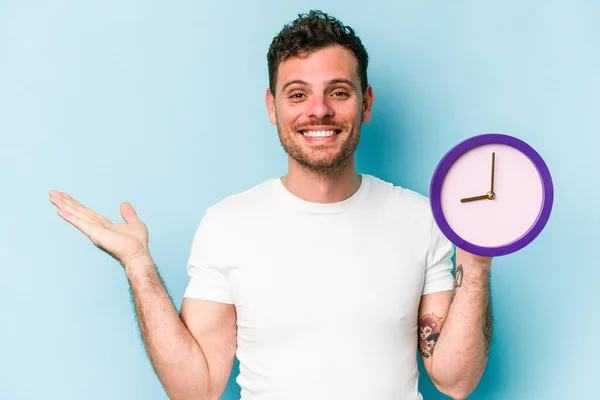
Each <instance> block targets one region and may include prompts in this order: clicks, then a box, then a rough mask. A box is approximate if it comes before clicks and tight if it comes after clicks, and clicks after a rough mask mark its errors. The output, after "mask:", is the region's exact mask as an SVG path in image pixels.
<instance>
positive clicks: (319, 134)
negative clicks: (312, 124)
mask: <svg viewBox="0 0 600 400" xmlns="http://www.w3.org/2000/svg"><path fill="white" fill-rule="evenodd" d="M303 135H304V136H308V137H329V136H333V135H335V131H304V132H303Z"/></svg>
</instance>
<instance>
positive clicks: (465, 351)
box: [431, 249, 492, 398]
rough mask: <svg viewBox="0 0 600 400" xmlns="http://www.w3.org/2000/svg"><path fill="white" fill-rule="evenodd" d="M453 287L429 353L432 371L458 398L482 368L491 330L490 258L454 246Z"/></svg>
mask: <svg viewBox="0 0 600 400" xmlns="http://www.w3.org/2000/svg"><path fill="white" fill-rule="evenodd" d="M456 265H457V267H456V274H455V288H454V291H453V295H452V296H453V297H452V300H451V303H450V308H449V310H448V314H447V318H446V321H445V322H444V324H443V327H442V330H441V333H440V336H439V339H438V341H437V344H436V345H435V352H434V353H433V354H432V363H431V366H432V375H433V376H434V377H435V380H436V383H437V384H438V385H439V386H440V387H445V388H449V390H450V391H451V392H453V393H456V394H458V395H459V396H458V397H459V398H464V397H466V396H467V395H468V394H469V393H471V392H472V391H473V390H474V389H475V387H476V386H477V384H478V383H479V380H480V379H481V376H482V374H483V371H484V369H485V366H486V363H487V358H488V352H489V347H490V341H491V333H492V315H491V312H492V311H491V298H490V290H489V287H490V268H491V259H487V260H486V259H483V258H480V257H473V256H471V255H469V254H465V252H463V251H461V250H460V249H457V254H456Z"/></svg>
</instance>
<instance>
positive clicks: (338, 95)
mask: <svg viewBox="0 0 600 400" xmlns="http://www.w3.org/2000/svg"><path fill="white" fill-rule="evenodd" d="M333 94H334V96H336V97H340V96H341V97H348V93H346V92H334V93H333Z"/></svg>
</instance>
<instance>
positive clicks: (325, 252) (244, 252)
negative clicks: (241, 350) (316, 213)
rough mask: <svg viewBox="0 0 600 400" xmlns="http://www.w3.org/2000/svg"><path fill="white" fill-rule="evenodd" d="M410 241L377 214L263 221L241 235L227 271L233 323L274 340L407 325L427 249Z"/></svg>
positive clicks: (409, 236) (409, 233)
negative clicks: (333, 329)
mask: <svg viewBox="0 0 600 400" xmlns="http://www.w3.org/2000/svg"><path fill="white" fill-rule="evenodd" d="M414 235H415V232H414V231H412V230H411V229H410V227H402V226H398V225H397V224H393V223H391V221H386V220H385V218H379V217H377V216H376V215H375V216H374V215H365V216H360V215H358V216H356V217H355V218H352V219H337V218H333V217H332V218H323V217H320V218H314V220H310V219H309V220H304V221H298V220H286V218H285V217H282V218H281V219H277V220H275V221H272V222H269V223H265V224H264V225H263V226H261V227H260V229H259V231H258V232H254V234H250V233H248V234H246V239H245V240H244V241H243V245H241V246H239V247H238V248H237V249H236V257H234V260H235V261H234V262H232V266H231V268H230V271H229V276H228V278H229V281H230V285H231V289H232V293H233V297H234V301H235V304H236V308H237V314H238V324H239V325H240V327H242V328H246V332H254V333H256V334H261V333H262V334H274V335H278V337H281V335H282V334H285V333H287V334H292V333H295V334H298V333H302V332H305V333H306V332H310V331H312V328H313V327H314V326H327V325H331V324H335V325H336V326H337V327H338V328H344V327H347V328H349V329H355V328H356V327H357V326H359V325H360V326H364V325H365V324H366V325H368V326H370V327H372V328H375V329H378V328H386V329H387V328H390V327H391V328H393V327H399V326H400V325H401V324H402V323H406V321H408V323H409V324H412V323H413V322H414V320H416V315H417V311H418V304H419V300H420V294H421V290H422V285H423V279H424V261H425V259H424V257H425V251H426V249H424V248H422V245H421V243H420V242H419V241H418V240H415V237H414Z"/></svg>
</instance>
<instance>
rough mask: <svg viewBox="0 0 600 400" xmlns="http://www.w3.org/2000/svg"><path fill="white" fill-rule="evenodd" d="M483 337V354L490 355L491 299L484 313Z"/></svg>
mask: <svg viewBox="0 0 600 400" xmlns="http://www.w3.org/2000/svg"><path fill="white" fill-rule="evenodd" d="M483 335H484V342H485V354H486V355H488V354H489V353H490V345H491V343H492V299H491V298H489V299H488V305H487V309H486V311H485V319H484V325H483Z"/></svg>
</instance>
